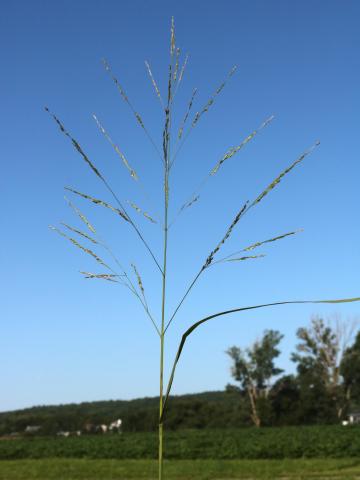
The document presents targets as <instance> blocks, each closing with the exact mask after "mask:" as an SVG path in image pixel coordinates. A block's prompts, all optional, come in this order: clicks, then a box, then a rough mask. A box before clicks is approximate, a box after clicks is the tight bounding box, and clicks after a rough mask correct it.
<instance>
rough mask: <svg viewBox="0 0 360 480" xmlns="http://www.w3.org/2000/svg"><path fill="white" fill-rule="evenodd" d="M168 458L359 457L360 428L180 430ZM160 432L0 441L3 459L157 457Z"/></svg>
mask: <svg viewBox="0 0 360 480" xmlns="http://www.w3.org/2000/svg"><path fill="white" fill-rule="evenodd" d="M165 438H166V445H165V454H166V458H168V459H174V460H186V459H214V460H215V459H218V460H226V459H228V460H231V459H234V460H235V459H283V458H347V457H359V456H360V427H346V428H345V427H342V426H319V427H316V426H311V427H281V428H275V427H273V428H263V429H258V428H254V427H251V428H243V429H236V430H235V429H227V430H180V431H177V432H169V431H168V432H167V433H166V437H165ZM155 440H156V432H152V433H151V432H149V433H145V432H144V433H124V434H121V435H109V436H108V435H104V436H83V437H69V438H54V437H34V438H27V439H13V440H2V441H0V459H1V460H15V459H26V458H33V459H36V458H53V457H57V458H92V459H101V458H117V459H127V458H133V459H156V457H157V449H156V441H155Z"/></svg>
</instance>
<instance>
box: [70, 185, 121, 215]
mask: <svg viewBox="0 0 360 480" xmlns="http://www.w3.org/2000/svg"><path fill="white" fill-rule="evenodd" d="M65 190H69V192H72V193H75V195H79V196H80V197H82V198H85V199H86V200H89V201H90V202H92V203H95V205H101V206H103V207H105V208H108V209H109V210H112V211H113V212H115V213H116V214H117V215H120V217H121V218H123V219H124V220H126V221H127V222H128V221H129V219H128V217H127V215H125V213H124V212H122V211H121V210H119V209H118V208H115V207H113V206H112V205H110V204H109V203H107V202H104V201H103V200H99V199H98V198H94V197H91V196H90V195H86V193H81V192H79V191H77V190H74V189H73V188H70V187H65Z"/></svg>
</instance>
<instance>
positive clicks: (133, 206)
mask: <svg viewBox="0 0 360 480" xmlns="http://www.w3.org/2000/svg"><path fill="white" fill-rule="evenodd" d="M127 203H128V204H129V205H130V206H131V207H132V208H133V209H134V210H135V211H137V212H138V213H140V215H143V216H144V217H145V218H147V219H148V220H149V221H150V222H151V223H157V221H156V220H154V219H153V218H152V217H151V216H150V215H149V214H148V213H147V212H144V211H143V210H141V208H140V207H139V206H138V205H136V203H134V202H131V201H130V200H127Z"/></svg>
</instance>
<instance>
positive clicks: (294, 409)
mask: <svg viewBox="0 0 360 480" xmlns="http://www.w3.org/2000/svg"><path fill="white" fill-rule="evenodd" d="M269 399H270V402H271V410H272V416H273V419H274V423H275V424H276V425H296V424H298V423H299V408H300V389H299V382H298V381H297V378H296V377H295V376H294V375H284V376H282V377H280V378H279V379H278V380H277V381H276V382H275V383H274V385H273V386H272V388H271V390H270V394H269Z"/></svg>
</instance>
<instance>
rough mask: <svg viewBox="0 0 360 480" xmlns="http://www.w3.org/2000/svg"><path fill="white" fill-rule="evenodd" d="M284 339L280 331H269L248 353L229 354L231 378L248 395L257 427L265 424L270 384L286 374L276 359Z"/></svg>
mask: <svg viewBox="0 0 360 480" xmlns="http://www.w3.org/2000/svg"><path fill="white" fill-rule="evenodd" d="M282 338H283V335H282V334H281V333H280V332H278V331H276V330H266V331H265V332H264V334H263V336H262V338H261V339H260V340H257V341H256V342H255V343H254V345H253V346H252V347H250V348H247V349H246V350H242V349H241V348H239V347H235V346H234V347H231V348H229V349H228V350H227V351H226V353H227V354H228V355H229V357H230V358H231V359H232V361H233V362H234V363H233V366H232V367H231V375H232V376H233V377H234V379H235V380H236V381H237V382H239V383H240V386H241V388H242V389H243V390H244V391H246V392H247V395H248V398H249V400H250V406H251V419H252V421H253V422H254V424H255V425H256V426H257V427H260V425H261V423H262V418H261V407H262V408H263V409H264V407H265V408H266V402H264V400H266V399H267V397H268V394H269V392H270V386H271V384H270V382H271V380H272V378H273V377H275V376H276V375H279V374H280V373H282V372H283V370H282V369H281V368H278V367H276V366H275V362H274V360H275V358H277V357H278V356H279V355H280V350H279V349H278V348H277V347H278V345H279V343H280V342H281V340H282Z"/></svg>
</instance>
